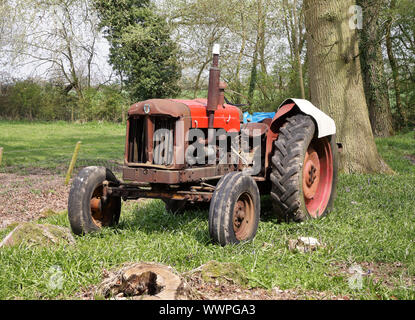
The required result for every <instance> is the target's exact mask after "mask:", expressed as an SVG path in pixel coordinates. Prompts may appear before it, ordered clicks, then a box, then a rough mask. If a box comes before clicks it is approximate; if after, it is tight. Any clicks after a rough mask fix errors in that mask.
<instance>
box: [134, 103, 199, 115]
mask: <svg viewBox="0 0 415 320" xmlns="http://www.w3.org/2000/svg"><path fill="white" fill-rule="evenodd" d="M128 115H129V116H139V115H169V116H171V117H173V118H180V117H190V116H191V112H190V108H189V107H188V106H187V105H186V104H184V103H181V102H178V101H173V100H169V99H150V100H146V101H141V102H138V103H136V104H133V105H132V106H131V108H130V110H129V111H128Z"/></svg>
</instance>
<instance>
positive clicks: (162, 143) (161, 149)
mask: <svg viewBox="0 0 415 320" xmlns="http://www.w3.org/2000/svg"><path fill="white" fill-rule="evenodd" d="M151 122H152V124H153V141H152V148H146V147H147V134H146V132H147V121H146V120H145V118H143V117H141V118H133V119H130V132H129V141H128V145H129V150H128V162H129V163H136V164H141V163H142V164H144V163H148V162H150V160H152V161H151V163H152V164H155V165H165V166H168V165H171V164H173V159H174V129H175V125H176V119H174V118H169V117H160V116H153V117H151ZM147 150H152V154H153V156H152V157H151V156H150V155H149V154H148V153H147V152H146V151H147ZM150 158H152V159H150Z"/></svg>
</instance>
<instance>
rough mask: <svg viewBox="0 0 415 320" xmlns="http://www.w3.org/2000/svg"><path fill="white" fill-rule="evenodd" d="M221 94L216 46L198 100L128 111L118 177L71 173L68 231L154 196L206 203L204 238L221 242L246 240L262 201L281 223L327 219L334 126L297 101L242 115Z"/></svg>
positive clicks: (107, 219)
mask: <svg viewBox="0 0 415 320" xmlns="http://www.w3.org/2000/svg"><path fill="white" fill-rule="evenodd" d="M225 89H226V84H224V83H221V82H220V69H219V52H218V48H217V47H215V48H214V58H213V66H212V67H211V69H210V80H209V91H208V98H207V99H196V100H175V99H151V100H147V101H143V102H139V103H136V104H134V105H133V106H131V108H130V110H129V113H128V122H127V132H126V144H125V159H124V167H123V181H122V182H121V181H119V180H118V179H117V178H116V177H115V176H114V175H113V174H112V173H111V172H110V171H109V170H108V169H105V168H98V167H90V168H86V169H84V170H83V171H82V172H81V173H80V174H79V176H78V177H77V178H76V179H75V181H74V183H73V186H72V190H71V195H70V198H69V208H68V212H69V219H70V222H71V226H72V230H73V231H74V233H76V234H85V233H89V232H93V231H98V230H100V229H101V228H102V227H105V226H112V225H114V224H116V223H118V220H119V216H120V210H121V200H124V201H127V200H136V199H140V198H153V199H162V200H163V201H164V202H165V203H166V210H168V211H170V212H172V213H180V212H182V211H183V210H185V209H186V206H187V205H188V204H194V203H201V202H202V203H206V204H210V209H209V230H210V234H211V237H212V239H213V240H214V241H215V242H217V243H220V244H221V245H227V244H230V243H239V242H241V241H247V240H251V239H253V238H254V236H255V234H256V232H257V228H258V223H259V216H260V201H259V200H260V196H262V195H270V196H271V197H270V201H272V202H273V207H274V212H275V215H276V217H277V218H279V220H282V221H303V220H305V219H307V218H319V217H321V216H323V215H325V214H327V213H328V212H329V211H330V209H331V207H332V205H333V200H334V197H335V189H336V181H337V151H338V150H337V149H338V148H337V144H336V141H335V133H336V127H335V124H334V121H333V120H332V119H331V118H329V117H328V116H326V115H325V114H324V113H322V112H321V111H320V110H318V109H317V108H316V107H314V106H313V105H311V103H309V102H308V101H305V100H296V99H289V100H287V101H285V102H284V103H283V104H282V105H281V107H280V108H279V109H278V110H276V112H275V113H264V114H260V116H259V117H258V115H254V116H251V115H249V114H244V113H243V112H242V111H241V110H240V108H239V107H238V106H236V105H232V104H230V103H225V97H224V92H225ZM255 116H256V117H255ZM250 117H251V119H249V118H250Z"/></svg>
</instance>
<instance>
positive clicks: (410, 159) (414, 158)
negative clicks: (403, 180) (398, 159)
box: [404, 155, 415, 166]
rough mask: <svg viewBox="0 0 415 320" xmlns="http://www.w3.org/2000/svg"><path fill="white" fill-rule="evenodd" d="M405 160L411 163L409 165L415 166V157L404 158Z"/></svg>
mask: <svg viewBox="0 0 415 320" xmlns="http://www.w3.org/2000/svg"><path fill="white" fill-rule="evenodd" d="M404 158H405V159H406V160H409V161H411V163H412V164H413V165H414V166H415V155H409V156H405V157H404Z"/></svg>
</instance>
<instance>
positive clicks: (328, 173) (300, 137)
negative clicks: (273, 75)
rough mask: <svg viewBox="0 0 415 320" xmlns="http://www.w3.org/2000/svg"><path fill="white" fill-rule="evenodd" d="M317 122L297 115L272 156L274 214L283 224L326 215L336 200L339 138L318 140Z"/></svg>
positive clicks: (283, 132) (284, 127)
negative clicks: (337, 142) (337, 139)
mask: <svg viewBox="0 0 415 320" xmlns="http://www.w3.org/2000/svg"><path fill="white" fill-rule="evenodd" d="M315 133H316V126H315V124H314V121H313V120H312V119H311V118H310V117H309V116H306V115H303V114H297V115H295V116H293V117H290V118H288V119H287V122H286V123H285V124H284V125H283V126H282V128H281V129H280V133H279V136H278V139H277V140H276V141H275V145H274V147H275V148H274V150H275V151H274V155H273V157H272V173H271V181H272V191H271V197H272V199H273V205H274V211H275V213H276V215H277V217H278V219H279V220H280V221H285V222H289V221H295V222H302V221H304V220H306V219H309V218H312V219H317V218H320V217H323V216H325V215H326V214H327V213H328V212H330V210H331V209H332V207H333V202H334V199H335V197H336V184H337V170H338V155H337V152H338V150H337V144H336V141H335V136H331V137H325V138H321V139H318V138H317V137H316V135H315Z"/></svg>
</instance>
